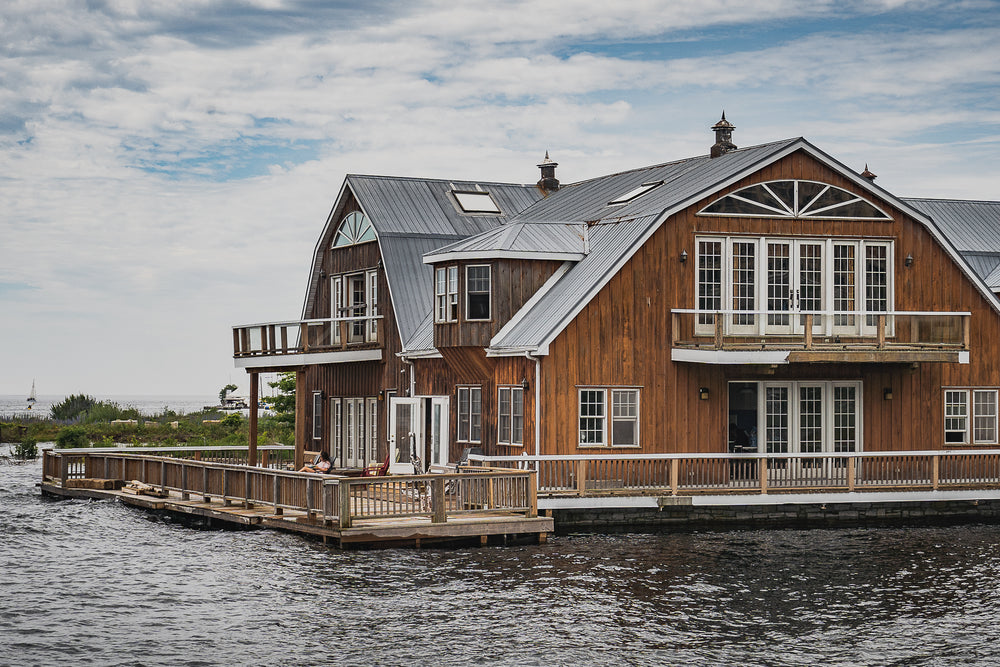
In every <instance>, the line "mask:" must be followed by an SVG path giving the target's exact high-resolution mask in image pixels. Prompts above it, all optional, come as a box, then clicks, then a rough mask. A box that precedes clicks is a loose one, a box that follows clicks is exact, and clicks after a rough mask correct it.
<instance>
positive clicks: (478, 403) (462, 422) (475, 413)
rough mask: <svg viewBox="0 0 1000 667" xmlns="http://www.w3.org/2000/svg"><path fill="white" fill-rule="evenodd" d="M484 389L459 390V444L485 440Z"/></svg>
mask: <svg viewBox="0 0 1000 667" xmlns="http://www.w3.org/2000/svg"><path fill="white" fill-rule="evenodd" d="M482 433H483V390H482V387H459V388H458V438H457V440H458V441H459V442H481V441H482V439H483V435H482Z"/></svg>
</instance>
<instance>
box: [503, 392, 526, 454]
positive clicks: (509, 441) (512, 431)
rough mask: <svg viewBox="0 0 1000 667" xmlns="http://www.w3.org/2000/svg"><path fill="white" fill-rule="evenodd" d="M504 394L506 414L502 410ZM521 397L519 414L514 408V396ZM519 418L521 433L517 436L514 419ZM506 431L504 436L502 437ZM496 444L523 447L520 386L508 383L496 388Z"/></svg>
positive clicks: (522, 393) (522, 413) (522, 405)
mask: <svg viewBox="0 0 1000 667" xmlns="http://www.w3.org/2000/svg"><path fill="white" fill-rule="evenodd" d="M504 396H506V397H507V410H506V414H504V411H503V410H502V406H503V405H504ZM515 396H520V397H521V412H520V414H518V413H517V411H516V410H515V409H514V406H515V403H514V397H515ZM518 417H519V418H520V419H521V434H520V438H518V436H517V429H516V428H515V424H516V421H515V420H516V419H517V418H518ZM504 431H506V437H504V435H503V434H504ZM497 444H499V445H506V446H508V447H524V389H523V388H522V387H518V386H514V385H510V386H504V387H498V388H497Z"/></svg>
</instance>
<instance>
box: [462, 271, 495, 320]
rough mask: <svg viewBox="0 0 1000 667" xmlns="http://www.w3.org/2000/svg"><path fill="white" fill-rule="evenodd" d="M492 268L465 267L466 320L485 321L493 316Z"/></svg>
mask: <svg viewBox="0 0 1000 667" xmlns="http://www.w3.org/2000/svg"><path fill="white" fill-rule="evenodd" d="M490 269H491V267H490V266H489V265H488V264H477V265H470V266H467V267H465V295H466V300H465V319H466V320H470V321H477V320H478V321H485V320H489V319H490V316H491V308H492V304H491V298H490V293H491V289H490V287H491V282H492V276H491V271H490Z"/></svg>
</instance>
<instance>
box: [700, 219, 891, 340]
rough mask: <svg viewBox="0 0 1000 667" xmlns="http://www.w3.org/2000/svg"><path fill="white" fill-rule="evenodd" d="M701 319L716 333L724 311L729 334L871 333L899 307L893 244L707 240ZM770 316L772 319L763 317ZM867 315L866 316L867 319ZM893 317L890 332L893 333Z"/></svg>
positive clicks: (703, 241)
mask: <svg viewBox="0 0 1000 667" xmlns="http://www.w3.org/2000/svg"><path fill="white" fill-rule="evenodd" d="M697 243H698V245H697V248H698V272H697V285H696V286H695V301H696V303H697V306H698V310H699V311H703V313H699V314H698V316H697V319H696V320H695V326H696V332H697V334H698V335H711V334H712V329H713V327H712V325H714V324H715V318H714V316H713V315H711V314H709V313H712V312H714V311H718V310H729V311H732V312H730V313H729V314H727V315H726V316H725V317H724V318H723V323H724V327H725V332H726V333H731V334H737V335H741V334H747V335H762V336H763V335H767V334H795V333H801V332H802V330H803V328H804V327H805V324H806V322H807V321H808V319H807V316H811V320H812V326H813V333H818V334H821V335H824V334H825V335H828V336H834V335H839V334H847V335H859V336H860V335H864V336H871V335H873V334H874V333H875V327H876V326H877V325H878V314H879V313H891V312H892V309H893V274H892V265H893V261H892V256H893V255H892V253H893V242H892V241H881V240H880V241H874V240H873V241H868V240H841V239H833V238H827V239H818V238H805V239H801V238H784V237H756V238H739V237H701V238H698V239H697ZM760 312H766V313H767V315H766V316H764V317H760V316H758V314H759V313H760ZM859 314H860V316H859ZM892 332H893V322H892V317H891V316H890V317H887V319H886V335H887V336H892V335H893V333H892Z"/></svg>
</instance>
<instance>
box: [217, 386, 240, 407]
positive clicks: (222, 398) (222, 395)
mask: <svg viewBox="0 0 1000 667" xmlns="http://www.w3.org/2000/svg"><path fill="white" fill-rule="evenodd" d="M237 389H239V387H237V386H236V385H235V384H227V385H226V386H225V387H223V388H222V390H221V391H219V403H220V404H224V403H225V402H226V396H228V395H229V392H231V391H236V390H237Z"/></svg>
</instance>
